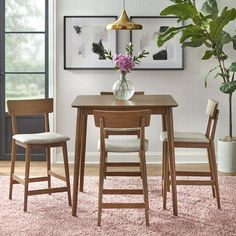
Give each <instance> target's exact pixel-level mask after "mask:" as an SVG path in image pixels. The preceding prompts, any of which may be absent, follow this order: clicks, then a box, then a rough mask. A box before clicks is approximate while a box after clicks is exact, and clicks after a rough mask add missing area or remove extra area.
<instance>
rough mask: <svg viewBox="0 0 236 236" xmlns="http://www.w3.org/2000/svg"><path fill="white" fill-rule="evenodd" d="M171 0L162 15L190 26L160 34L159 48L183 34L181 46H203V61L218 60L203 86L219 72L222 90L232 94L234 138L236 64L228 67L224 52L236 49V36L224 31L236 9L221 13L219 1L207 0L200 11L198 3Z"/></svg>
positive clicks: (230, 132)
mask: <svg viewBox="0 0 236 236" xmlns="http://www.w3.org/2000/svg"><path fill="white" fill-rule="evenodd" d="M170 1H171V2H172V3H173V5H171V6H168V7H166V8H165V9H164V10H163V11H162V12H161V15H162V16H166V15H174V16H176V17H177V18H178V20H177V22H179V21H181V20H183V21H185V20H188V21H187V24H188V25H186V26H185V27H181V28H174V27H172V28H169V29H168V30H167V31H165V32H164V33H161V34H160V35H159V36H158V39H157V45H158V46H159V47H160V46H162V45H163V44H164V43H166V42H167V41H168V40H170V39H171V38H173V37H174V36H176V35H177V34H178V33H181V36H180V44H181V45H182V47H200V46H204V47H205V48H206V50H205V53H204V55H203V57H202V60H208V59H210V58H212V57H214V58H215V59H216V65H217V66H216V67H215V68H213V69H212V70H210V71H209V72H208V73H207V75H206V77H205V79H204V83H205V86H207V79H208V77H209V75H210V74H211V73H212V72H213V71H214V70H216V69H219V70H218V71H217V72H218V73H217V74H216V76H215V78H218V77H220V78H221V80H222V85H221V86H220V90H221V91H222V92H223V93H226V94H229V101H230V102H229V136H230V137H232V93H233V92H234V91H235V90H236V81H235V80H234V75H235V73H236V62H233V63H232V64H231V65H230V66H229V67H227V64H228V62H227V60H229V58H230V57H228V54H227V53H226V51H225V50H224V46H225V45H226V44H228V43H231V42H232V44H233V49H234V50H236V35H234V36H233V37H231V35H230V34H229V33H228V32H226V31H225V30H224V28H225V27H226V26H228V24H229V23H231V22H234V23H235V19H236V9H235V8H232V9H228V7H224V9H223V10H222V11H221V12H219V10H218V6H217V0H205V1H204V3H203V5H202V8H201V10H198V8H196V4H195V2H196V1H195V0H170ZM226 62H227V63H226Z"/></svg>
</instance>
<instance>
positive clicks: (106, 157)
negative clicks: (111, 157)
mask: <svg viewBox="0 0 236 236" xmlns="http://www.w3.org/2000/svg"><path fill="white" fill-rule="evenodd" d="M107 155H108V154H107V152H105V171H107V159H108V156H107ZM104 179H106V175H104Z"/></svg>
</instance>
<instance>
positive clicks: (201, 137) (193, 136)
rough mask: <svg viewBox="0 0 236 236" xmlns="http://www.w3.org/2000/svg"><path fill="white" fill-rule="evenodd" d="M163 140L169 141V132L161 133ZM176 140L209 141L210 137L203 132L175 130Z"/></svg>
mask: <svg viewBox="0 0 236 236" xmlns="http://www.w3.org/2000/svg"><path fill="white" fill-rule="evenodd" d="M160 139H161V141H163V142H164V141H167V132H162V133H161V134H160ZM174 141H175V142H196V143H209V139H208V138H207V137H206V136H205V134H202V133H188V132H174Z"/></svg>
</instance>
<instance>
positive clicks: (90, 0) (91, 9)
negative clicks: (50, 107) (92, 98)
mask: <svg viewBox="0 0 236 236" xmlns="http://www.w3.org/2000/svg"><path fill="white" fill-rule="evenodd" d="M167 2H170V1H167V0H145V1H143V0H127V1H126V10H127V13H128V14H129V15H133V16H135V15H137V16H141V15H143V16H148V15H152V16H155V15H159V12H160V11H161V9H163V7H164V6H165V5H166V3H167ZM200 2H202V1H200ZM220 2H221V5H222V2H224V5H228V6H231V7H236V2H235V1H233V0H224V1H219V4H220ZM121 9H122V1H121V0H120V1H119V0H99V1H98V0H57V24H56V27H57V28H56V30H57V41H56V43H57V48H56V54H57V66H56V100H57V107H56V121H57V123H56V126H57V131H58V132H60V133H63V134H65V135H68V136H69V137H71V140H70V142H69V145H68V151H69V153H70V155H71V158H72V159H73V152H74V143H75V140H74V136H75V119H76V110H75V109H73V108H72V107H71V103H72V101H73V100H74V98H75V97H76V96H77V95H82V94H99V92H100V91H110V90H111V87H112V84H113V83H114V81H115V80H117V79H118V77H119V73H117V72H116V71H112V70H111V71H99V70H86V71H81V70H77V71H70V70H64V69H63V16H65V15H67V16H68V15H78V16H80V15H120V12H121ZM203 52H204V50H203V49H199V48H197V49H185V69H184V70H183V71H132V72H131V74H130V78H132V81H133V84H134V85H135V87H136V90H143V91H145V93H146V94H171V95H172V96H173V97H174V98H175V100H176V101H177V102H178V104H179V107H178V108H176V109H174V128H175V130H183V131H197V132H199V131H202V132H204V131H205V128H206V122H207V117H206V116H205V106H206V103H207V100H208V98H214V99H216V100H217V101H218V102H219V103H220V119H219V125H218V127H217V134H216V135H217V137H216V139H217V138H218V137H221V136H224V135H227V133H228V132H227V131H228V126H227V124H228V120H227V119H228V115H227V114H228V109H227V105H228V103H227V102H228V100H227V99H228V98H227V96H224V95H223V94H222V93H221V92H220V91H219V89H218V87H219V84H220V81H217V80H216V79H214V78H212V79H211V80H209V84H208V88H207V89H205V87H204V77H205V75H206V74H207V72H208V71H209V69H211V68H213V67H214V66H215V64H214V63H215V62H214V61H213V60H212V61H201V56H202V54H203ZM233 56H234V58H235V52H233V53H232V57H233ZM234 60H235V59H234ZM234 101H235V98H234ZM235 109H236V102H235V104H234V114H235ZM234 120H235V119H234ZM234 123H235V122H234ZM160 129H161V123H160V120H159V118H158V117H152V122H151V126H150V128H148V131H147V136H148V138H149V140H150V141H151V144H150V150H149V153H148V160H149V161H154V160H157V159H155V158H156V155H158V156H159V154H160V152H161V143H160V141H159V131H160ZM235 133H236V127H234V134H235ZM97 138H98V130H97V129H96V128H95V127H94V125H93V119H92V117H90V118H89V123H88V136H87V156H88V159H87V160H90V158H93V157H96V156H97V151H96V142H97ZM176 153H177V157H178V156H179V157H185V156H186V155H187V154H188V153H190V154H191V155H193V156H194V157H195V159H194V161H200V162H201V161H203V159H201V157H202V154H205V152H202V151H200V150H176ZM59 159H60V158H59ZM59 159H58V160H59ZM72 159H71V160H72ZM91 160H95V159H91ZM181 160H182V161H185V160H186V158H185V159H179V161H181Z"/></svg>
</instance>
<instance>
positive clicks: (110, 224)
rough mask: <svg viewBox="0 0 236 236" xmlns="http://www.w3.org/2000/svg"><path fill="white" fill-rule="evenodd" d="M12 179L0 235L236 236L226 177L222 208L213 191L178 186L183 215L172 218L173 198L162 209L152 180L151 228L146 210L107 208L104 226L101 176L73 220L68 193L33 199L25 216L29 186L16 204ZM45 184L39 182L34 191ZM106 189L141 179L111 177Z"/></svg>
mask: <svg viewBox="0 0 236 236" xmlns="http://www.w3.org/2000/svg"><path fill="white" fill-rule="evenodd" d="M8 181H9V179H8V177H1V178H0V236H5V235H14V236H18V235H19V236H24V235H30V236H41V235H44V236H47V235H53V236H67V235H74V236H75V235H79V236H83V235H92V236H94V235H95V236H96V235H102V236H103V235H112V236H120V235H126V236H127V235H135V236H139V235H140V236H141V235H142V236H143V235H157V236H158V235H171V236H174V235H180V236H184V235H189V236H190V235H191V236H193V235H201V236H203V235H206V236H213V235H214V236H215V235H219V236H222V235H227V236H230V235H236V177H220V193H221V204H222V210H218V209H217V207H216V202H215V200H213V199H212V195H211V188H210V187H196V186H178V205H179V216H178V217H174V216H173V215H172V208H171V196H170V195H168V198H169V201H168V205H167V207H168V209H167V210H163V209H162V197H161V191H160V186H161V185H160V177H149V178H148V185H149V198H150V213H149V214H150V227H146V226H145V219H144V210H143V209H137V210H134V209H125V210H124V209H123V210H116V209H112V210H111V209H107V210H103V214H102V226H101V227H98V226H97V196H98V195H97V189H98V178H97V177H86V179H85V192H84V193H81V194H79V205H78V217H72V216H71V208H70V207H69V206H68V204H67V196H66V194H65V193H57V194H52V195H51V196H49V195H37V196H30V197H29V202H28V212H27V213H24V212H23V186H21V185H15V186H14V187H15V188H14V191H13V200H12V201H10V200H8ZM55 181H56V183H57V184H58V183H59V181H57V180H55ZM55 181H54V183H55ZM39 185H40V186H44V184H39V183H37V184H35V183H34V184H32V187H33V186H36V187H39ZM106 185H107V187H118V186H119V185H120V186H128V187H129V188H132V187H134V186H140V185H141V181H140V179H137V178H118V179H117V178H111V179H109V178H108V180H107V181H106ZM168 194H169V193H168ZM106 200H107V201H116V202H122V201H128V200H131V201H142V198H140V197H135V196H126V197H123V196H108V198H106Z"/></svg>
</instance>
